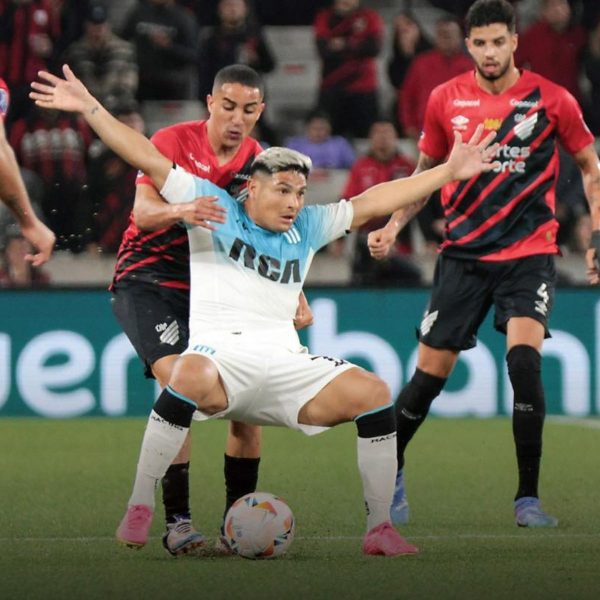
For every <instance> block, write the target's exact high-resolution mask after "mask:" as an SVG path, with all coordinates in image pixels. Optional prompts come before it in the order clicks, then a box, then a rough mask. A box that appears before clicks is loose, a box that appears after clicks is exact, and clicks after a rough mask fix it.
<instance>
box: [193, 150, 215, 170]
mask: <svg viewBox="0 0 600 600" xmlns="http://www.w3.org/2000/svg"><path fill="white" fill-rule="evenodd" d="M188 156H189V158H190V160H191V161H192V162H193V163H194V164H195V165H196V168H197V169H200V170H201V171H204V172H205V173H210V165H205V164H204V163H202V162H200V161H199V160H196V157H195V156H194V155H193V154H192V153H191V152H190V153H189V154H188Z"/></svg>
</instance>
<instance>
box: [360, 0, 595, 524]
mask: <svg viewBox="0 0 600 600" xmlns="http://www.w3.org/2000/svg"><path fill="white" fill-rule="evenodd" d="M466 28H467V29H466V32H467V38H466V43H467V48H468V50H469V53H470V54H471V57H472V58H473V61H474V62H475V70H474V71H472V72H468V73H465V74H463V75H460V76H458V77H455V78H454V79H451V80H450V81H448V82H447V83H444V84H442V85H440V86H439V87H437V88H436V89H435V90H434V91H433V92H432V94H431V96H430V99H429V104H428V107H427V112H426V117H425V126H424V129H423V133H422V136H421V140H420V142H419V148H420V151H421V154H420V157H419V162H418V165H417V171H425V170H426V169H429V168H432V167H433V166H434V165H435V164H437V163H439V162H440V161H441V160H443V158H444V156H446V154H447V153H448V151H449V150H450V146H451V143H452V139H453V135H454V133H455V132H456V131H460V132H461V133H463V135H469V132H471V131H473V129H474V127H475V126H476V125H477V124H478V123H481V122H483V123H484V124H485V126H486V128H487V129H492V130H495V131H496V132H497V141H498V143H499V144H500V148H499V150H498V154H497V160H498V162H499V165H498V167H497V169H495V170H494V171H492V172H489V173H482V174H481V175H478V176H476V177H474V178H472V179H471V180H469V181H467V182H461V183H451V184H449V185H447V186H445V187H444V188H443V190H442V204H443V208H444V212H445V218H446V239H445V241H444V243H443V244H442V246H441V250H440V256H439V258H438V262H437V267H436V272H435V276H434V284H433V291H432V295H431V299H430V302H429V305H428V308H427V312H426V313H425V317H424V319H423V321H422V323H421V326H420V330H419V349H418V361H417V369H416V371H415V373H414V375H413V377H412V379H411V380H410V382H409V383H408V384H407V385H406V386H405V388H404V389H403V390H402V391H401V393H400V395H399V397H398V399H397V401H396V414H397V419H398V465H399V471H398V476H397V481H396V483H397V485H396V492H395V496H394V503H393V506H392V518H393V520H394V521H395V522H397V523H404V522H406V521H407V520H408V502H407V500H406V496H405V494H404V482H403V464H404V451H405V448H406V446H407V444H408V443H409V441H410V440H411V438H412V437H413V435H414V433H415V432H416V431H417V429H418V428H419V426H420V425H421V423H422V422H423V420H424V419H425V417H426V416H427V413H428V411H429V408H430V406H431V403H432V402H433V400H434V399H435V398H436V396H437V395H438V394H439V393H440V392H441V390H442V389H443V387H444V385H445V383H446V380H447V378H448V377H449V375H450V373H451V372H452V369H453V368H454V365H455V364H456V361H457V358H458V355H459V352H460V351H462V350H467V349H469V348H472V347H473V346H474V345H475V343H476V337H475V336H476V333H477V330H478V328H479V326H480V324H481V322H482V321H483V319H484V318H485V316H486V314H487V313H488V311H489V309H490V308H491V306H492V305H494V307H495V327H496V329H497V330H498V331H500V332H502V333H504V334H505V335H506V342H507V355H506V362H507V365H508V373H509V377H510V381H511V384H512V387H513V391H514V409H513V436H514V442H515V446H516V454H517V463H518V470H519V482H518V489H517V493H516V495H515V498H514V506H513V508H514V513H515V520H516V523H517V525H519V526H521V527H555V526H556V525H557V523H558V521H557V519H556V518H554V517H552V516H550V515H548V514H546V513H545V512H544V511H543V510H542V508H541V506H540V501H539V496H538V478H539V468H540V460H541V454H542V428H543V423H544V415H545V403H544V391H543V388H542V380H541V355H540V351H541V349H542V342H543V340H544V338H545V337H548V316H549V314H550V310H551V308H552V301H553V296H554V286H555V279H556V276H555V269H554V255H555V254H557V253H558V247H557V245H556V232H557V229H558V223H557V221H556V218H555V215H554V209H555V189H556V178H557V174H558V149H557V142H559V143H560V144H562V145H563V146H564V147H565V148H566V149H567V150H568V151H569V152H570V153H571V154H572V155H573V156H574V158H575V160H576V161H577V164H578V165H579V167H580V168H581V171H582V173H583V178H584V184H585V190H586V195H587V199H588V202H589V205H590V210H591V216H592V223H593V229H594V231H595V233H594V236H596V238H595V239H596V245H595V250H594V249H592V250H591V251H590V253H589V254H590V256H589V262H590V268H591V269H592V275H594V269H595V276H596V277H597V273H598V271H597V265H596V266H594V264H593V260H592V259H593V258H594V257H600V247H599V246H600V239H598V236H600V171H599V166H598V157H597V155H596V152H595V151H594V147H593V145H592V142H593V137H592V135H591V134H590V131H589V130H588V128H587V126H586V125H585V123H584V122H583V119H582V115H581V109H580V108H579V106H578V105H577V102H576V101H575V99H574V98H573V97H572V96H571V95H570V94H569V93H568V92H567V91H566V90H565V89H564V88H562V87H560V86H558V85H555V84H554V83H552V82H550V81H548V80H546V79H544V78H543V77H540V76H539V75H536V74H534V73H532V72H529V71H526V70H518V69H517V68H516V67H515V63H514V58H513V57H514V52H515V50H516V47H517V35H516V34H515V17H514V12H513V8H512V6H511V5H510V4H509V3H508V2H506V1H505V0H477V2H475V3H474V4H473V5H472V6H471V8H470V9H469V12H468V14H467V18H466ZM423 203H424V202H423ZM423 203H421V204H420V205H418V206H417V205H415V206H414V207H410V208H409V209H407V210H402V211H399V212H397V213H394V215H392V217H391V219H390V220H389V222H388V223H387V225H386V226H385V228H384V229H381V230H378V231H376V232H372V233H371V235H370V239H369V247H370V250H371V254H372V256H374V257H375V258H382V257H384V256H385V255H386V254H387V252H388V251H389V249H390V247H391V244H392V243H393V240H394V239H395V237H396V235H397V234H398V232H399V231H400V230H401V229H402V227H403V226H404V225H405V224H406V223H407V222H408V221H409V220H410V218H411V217H412V216H413V215H414V214H416V212H418V210H419V208H420V206H422V205H423Z"/></svg>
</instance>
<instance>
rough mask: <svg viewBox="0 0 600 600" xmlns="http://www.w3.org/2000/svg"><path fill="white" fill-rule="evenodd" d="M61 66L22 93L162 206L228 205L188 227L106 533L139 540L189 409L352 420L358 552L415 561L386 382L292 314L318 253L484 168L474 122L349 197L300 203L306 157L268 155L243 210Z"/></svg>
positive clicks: (486, 143)
mask: <svg viewBox="0 0 600 600" xmlns="http://www.w3.org/2000/svg"><path fill="white" fill-rule="evenodd" d="M63 71H64V74H65V77H66V79H65V80H63V79H60V78H58V77H56V76H54V75H51V74H49V73H46V72H40V78H41V79H42V80H43V81H44V83H41V82H34V83H33V84H32V87H33V88H34V90H35V91H34V92H32V93H31V97H32V98H33V99H34V100H35V101H36V104H37V105H38V106H41V107H46V108H55V109H60V110H67V111H75V112H79V113H81V114H82V115H83V117H84V118H85V119H86V121H87V122H88V123H89V125H90V126H91V127H92V128H93V129H94V130H95V131H96V132H97V133H98V135H99V136H100V137H101V138H102V140H103V141H104V142H105V143H106V144H107V146H109V147H110V148H112V149H113V150H114V151H115V152H117V153H118V154H120V155H121V156H122V157H123V158H124V159H125V160H126V161H128V162H130V163H131V164H132V165H133V166H135V167H137V168H139V169H142V170H143V171H144V172H145V173H146V174H147V175H149V176H150V177H151V178H152V180H153V182H154V183H155V185H156V186H157V188H158V189H160V190H161V195H162V196H163V197H164V198H165V199H167V200H168V201H169V202H172V203H177V202H187V201H190V200H191V199H193V198H194V197H195V196H206V195H214V196H217V197H218V205H219V206H221V207H223V208H225V209H226V211H227V218H226V222H225V223H218V222H215V223H214V230H213V231H210V230H207V229H204V228H200V227H196V228H192V229H190V231H189V240H190V264H191V301H190V343H189V347H188V349H187V350H186V351H185V352H184V354H183V355H182V356H181V357H180V358H179V359H178V361H177V363H176V366H175V369H174V372H173V375H172V377H171V380H170V382H169V386H167V388H165V390H164V391H163V392H162V393H161V395H160V396H159V398H158V400H157V402H156V404H155V406H154V409H153V411H152V413H151V414H150V418H149V421H148V425H147V427H146V433H145V435H144V440H143V442H142V449H141V454H140V459H139V462H138V468H137V474H136V479H135V483H134V487H133V493H132V495H131V498H130V500H129V506H128V509H127V513H126V514H125V516H124V518H123V520H122V522H121V524H120V526H119V528H118V530H117V537H118V538H119V539H120V540H121V541H125V542H126V543H129V544H137V545H139V546H143V545H144V544H145V543H146V541H147V539H148V532H149V530H150V525H151V523H152V516H153V511H154V496H155V489H156V484H157V482H158V481H159V480H160V478H161V477H162V476H163V474H164V472H165V471H166V469H167V468H168V466H169V464H170V463H171V461H172V459H173V457H174V456H175V455H176V454H177V452H178V451H179V449H180V447H181V445H182V444H183V442H184V440H185V437H186V435H187V432H188V430H189V428H190V425H191V422H192V415H193V414H194V412H196V411H199V413H200V414H201V416H203V417H204V418H206V419H208V418H226V419H235V420H238V421H241V422H246V423H253V424H257V425H279V426H285V427H289V428H291V429H296V430H300V431H303V432H305V433H307V434H314V433H318V432H320V431H323V430H324V429H325V428H327V427H332V426H334V425H338V424H340V423H344V422H348V421H354V422H355V423H356V427H357V430H358V440H357V452H358V468H359V472H360V476H361V479H362V484H363V495H364V499H365V504H366V507H367V533H366V535H365V537H364V540H363V552H364V553H365V554H373V555H377V554H379V555H387V556H396V555H400V554H414V553H416V552H417V549H416V548H415V547H414V546H413V545H411V544H409V543H408V542H407V541H406V540H405V539H404V538H403V537H402V536H401V535H400V534H399V533H398V532H397V531H396V530H395V529H394V528H393V527H392V525H391V522H390V504H391V500H392V496H393V492H394V481H395V474H396V468H397V459H396V441H395V438H396V424H395V417H394V407H393V405H392V403H391V398H390V391H389V389H388V386H387V385H386V384H385V383H384V382H383V381H382V380H381V379H379V378H378V377H376V376H375V375H373V374H372V373H368V372H367V371H365V370H363V369H361V368H359V367H357V366H355V365H353V364H351V363H348V362H346V361H344V360H336V359H332V358H329V357H324V356H314V355H311V354H309V353H308V352H307V350H306V348H304V347H302V346H301V345H300V342H299V339H298V336H297V334H296V331H295V329H294V327H293V325H292V320H293V316H294V313H295V311H296V305H297V302H298V294H299V292H300V290H301V288H302V284H303V282H304V279H305V277H306V274H307V271H308V268H309V266H310V263H311V260H312V257H313V256H314V254H315V253H316V252H317V250H319V248H321V247H322V246H324V245H326V244H328V243H329V242H331V241H332V240H334V239H336V238H338V237H340V236H342V235H344V234H345V233H346V232H347V231H348V230H350V229H355V228H358V227H360V226H361V225H362V224H364V223H366V222H367V221H368V220H370V219H372V218H374V217H380V216H384V215H387V214H390V213H392V212H393V211H394V210H397V209H398V208H400V207H402V206H405V205H407V204H410V203H412V202H416V201H417V200H419V199H420V198H422V197H423V196H424V195H426V194H429V193H431V192H433V191H434V190H436V189H437V188H439V187H440V186H442V185H444V184H446V183H448V182H450V181H452V180H455V179H467V178H469V177H471V176H473V175H475V174H477V173H480V172H481V171H488V170H490V169H491V168H493V166H495V165H494V164H493V163H491V162H490V161H491V160H492V157H493V156H494V153H495V150H496V148H495V145H492V146H490V142H491V140H492V138H493V137H494V134H493V133H491V134H490V135H488V136H487V137H486V138H484V139H483V140H482V139H481V137H482V136H481V133H482V130H483V128H482V127H480V128H479V129H478V130H477V131H476V132H475V135H474V136H473V137H472V138H471V140H470V141H469V142H468V143H464V142H462V140H461V138H460V134H458V133H457V134H456V141H455V144H454V148H453V150H452V152H451V154H450V156H449V158H448V160H447V162H446V163H444V164H442V165H439V166H438V167H435V168H434V169H431V170H429V171H427V172H426V173H422V174H420V175H417V176H415V177H411V178H407V179H403V180H396V181H392V182H388V183H383V184H380V185H377V186H375V187H373V188H370V189H369V190H367V191H365V192H363V193H362V194H360V195H359V196H356V197H354V198H352V199H351V201H346V200H341V201H340V202H337V203H332V204H329V205H324V206H316V205H315V206H309V207H306V208H304V207H303V205H304V193H305V190H306V178H307V176H308V173H309V171H310V167H311V164H310V159H308V157H306V156H304V155H303V154H300V153H298V152H295V151H293V150H287V149H283V148H270V149H268V150H266V151H264V152H263V153H261V154H259V155H258V156H257V158H256V159H255V161H254V163H253V166H252V169H251V178H250V181H249V183H248V197H247V199H246V201H245V203H244V204H243V205H241V204H239V203H237V202H236V201H235V200H234V199H233V198H232V197H231V196H229V195H228V194H227V193H226V192H225V191H224V190H221V189H220V188H218V187H217V186H215V185H214V184H212V183H210V182H208V181H206V180H204V179H201V178H199V177H196V176H193V175H191V174H189V173H186V172H185V171H184V170H183V169H181V168H174V167H173V165H172V164H171V162H170V161H169V160H168V159H167V158H165V157H164V156H163V155H162V154H161V153H160V152H159V151H158V150H157V149H156V148H155V147H154V146H153V145H152V143H151V142H150V141H149V140H147V139H146V138H144V137H143V136H141V135H140V134H138V133H136V132H134V131H133V130H131V129H129V128H128V127H127V126H125V125H123V124H122V123H120V122H119V121H117V120H116V119H114V118H113V117H112V116H111V115H110V114H109V113H108V112H107V111H106V110H105V109H104V108H103V107H102V105H100V104H99V102H98V101H97V100H96V99H95V98H94V97H93V96H91V95H90V94H89V92H88V91H87V90H86V88H85V87H84V86H83V84H82V83H81V82H80V81H79V80H77V79H76V78H75V76H74V75H73V73H72V72H71V70H70V69H69V68H68V67H67V66H65V67H64V68H63ZM199 280H200V281H201V284H200V281H199ZM197 282H198V284H197Z"/></svg>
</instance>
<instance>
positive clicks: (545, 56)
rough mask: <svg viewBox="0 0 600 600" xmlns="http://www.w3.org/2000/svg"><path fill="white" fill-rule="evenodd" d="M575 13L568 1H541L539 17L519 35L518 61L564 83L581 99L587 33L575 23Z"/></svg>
mask: <svg viewBox="0 0 600 600" xmlns="http://www.w3.org/2000/svg"><path fill="white" fill-rule="evenodd" d="M571 16H572V11H571V7H570V5H569V3H568V2H567V0H541V13H540V18H539V20H538V21H536V22H535V23H534V24H533V25H531V27H529V28H528V29H527V30H526V31H525V32H524V33H523V34H521V35H520V36H519V45H518V47H517V53H516V63H517V66H519V67H525V68H527V69H531V70H532V71H535V72H536V73H538V74H539V75H543V76H544V77H547V78H548V79H550V80H551V81H554V82H555V83H558V84H560V85H562V86H563V87H565V88H567V90H569V92H571V94H573V95H574V96H575V98H577V99H578V100H579V101H581V90H580V87H579V75H580V73H581V63H582V54H583V51H584V48H585V44H586V32H585V29H583V27H580V26H578V25H572V24H571Z"/></svg>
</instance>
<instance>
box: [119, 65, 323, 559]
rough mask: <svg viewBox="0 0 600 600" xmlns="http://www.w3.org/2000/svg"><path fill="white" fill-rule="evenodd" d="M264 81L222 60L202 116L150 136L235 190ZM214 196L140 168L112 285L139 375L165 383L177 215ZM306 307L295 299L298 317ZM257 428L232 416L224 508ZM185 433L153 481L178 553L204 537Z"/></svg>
mask: <svg viewBox="0 0 600 600" xmlns="http://www.w3.org/2000/svg"><path fill="white" fill-rule="evenodd" d="M263 94H264V87H263V83H262V80H261V79H260V77H259V75H258V74H257V73H256V72H255V71H254V70H253V69H250V68H249V67H246V66H242V65H231V66H229V67H225V68H224V69H222V70H221V71H219V72H218V73H217V76H216V77H215V82H214V85H213V90H212V94H211V95H210V96H208V101H207V104H208V110H209V113H210V115H209V118H208V119H207V120H206V121H194V122H188V123H181V124H177V125H173V126H170V127H166V128H165V129H161V130H159V131H158V132H157V133H156V134H155V135H154V136H153V137H152V141H153V143H154V144H155V145H156V147H157V148H158V149H159V150H160V151H161V152H162V153H163V154H164V155H165V156H167V157H168V158H169V159H171V160H173V161H174V162H175V163H177V164H180V165H182V166H184V167H185V169H186V170H188V171H189V172H191V173H194V174H195V175H198V176H200V177H203V178H205V179H208V180H210V181H212V182H213V183H215V184H217V185H218V186H220V187H222V188H224V189H226V190H227V191H228V192H229V193H230V194H231V195H233V196H235V197H238V199H240V201H242V200H243V199H244V194H245V187H246V182H247V180H248V173H249V168H250V164H251V163H252V161H253V160H254V157H255V156H256V155H257V154H258V153H259V152H261V150H262V148H261V147H260V145H259V144H258V142H257V141H256V140H254V139H252V138H251V137H249V135H250V132H251V131H252V129H253V128H254V125H255V124H256V122H257V121H258V119H259V117H260V115H261V113H262V110H263V107H264V105H263ZM215 200H216V198H210V197H207V198H197V199H196V200H194V201H193V202H190V203H187V204H177V205H174V204H167V203H166V202H165V201H164V200H162V198H161V197H160V195H159V194H158V191H157V190H156V188H155V187H154V185H153V184H152V182H151V180H150V178H149V177H147V176H145V175H144V174H140V175H139V177H138V180H137V190H136V196H135V203H134V207H133V213H132V215H131V219H130V224H129V227H128V228H127V230H126V231H125V234H124V236H123V241H122V243H121V247H120V249H119V253H118V257H117V264H116V267H115V274H114V278H113V282H112V285H111V290H112V292H113V311H114V313H115V315H116V317H117V319H118V321H119V322H120V324H121V326H122V327H123V330H124V331H125V333H126V335H127V337H128V338H129V340H130V341H131V343H132V345H133V346H134V348H135V349H136V351H137V353H138V355H139V356H140V358H141V359H142V361H143V362H144V364H145V367H146V376H147V377H154V378H156V380H157V381H158V382H159V384H160V385H161V387H163V388H164V387H165V386H166V385H167V383H168V381H169V379H170V377H171V372H172V370H173V366H174V364H175V361H176V359H177V357H178V355H179V354H180V353H181V352H183V351H184V350H185V349H186V347H187V342H188V335H189V329H188V319H189V293H190V281H189V280H190V274H189V245H188V238H187V233H186V229H185V226H184V225H185V224H187V225H190V226H195V225H200V226H205V227H210V223H209V221H211V220H212V221H222V220H223V218H224V215H223V213H222V211H221V209H218V208H217V207H216V206H215V205H214V201H215ZM311 319H312V316H311V314H310V310H309V309H308V305H307V304H306V303H305V300H304V298H301V301H300V305H299V310H298V313H297V321H296V325H297V326H304V325H307V324H309V323H310V321H311ZM259 456H260V428H258V427H255V426H250V425H245V424H242V423H236V422H232V423H231V425H230V431H229V436H228V439H227V445H226V450H225V484H226V492H227V494H226V510H227V508H228V507H229V506H230V505H231V504H232V503H233V502H234V501H235V500H236V499H237V498H239V497H240V496H243V495H244V494H246V493H248V492H251V491H254V489H255V487H256V482H257V478H258V464H259V460H260V459H259ZM189 457H190V447H189V439H188V440H187V441H186V444H184V447H183V449H182V451H181V452H180V453H179V455H178V456H177V457H176V459H175V461H174V463H173V464H172V465H171V467H170V468H169V470H168V471H167V474H166V476H165V477H164V479H163V481H162V487H163V502H164V505H165V513H166V519H167V531H166V533H165V535H164V537H163V545H164V547H165V549H166V550H167V551H169V552H170V553H171V554H174V555H177V554H183V553H186V552H189V551H191V550H193V549H194V548H195V547H197V546H199V545H201V544H202V543H203V538H202V536H201V535H200V533H199V532H197V531H196V530H195V529H194V528H193V527H192V525H191V518H190V508H189V499H188V489H189V483H188V468H189Z"/></svg>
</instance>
